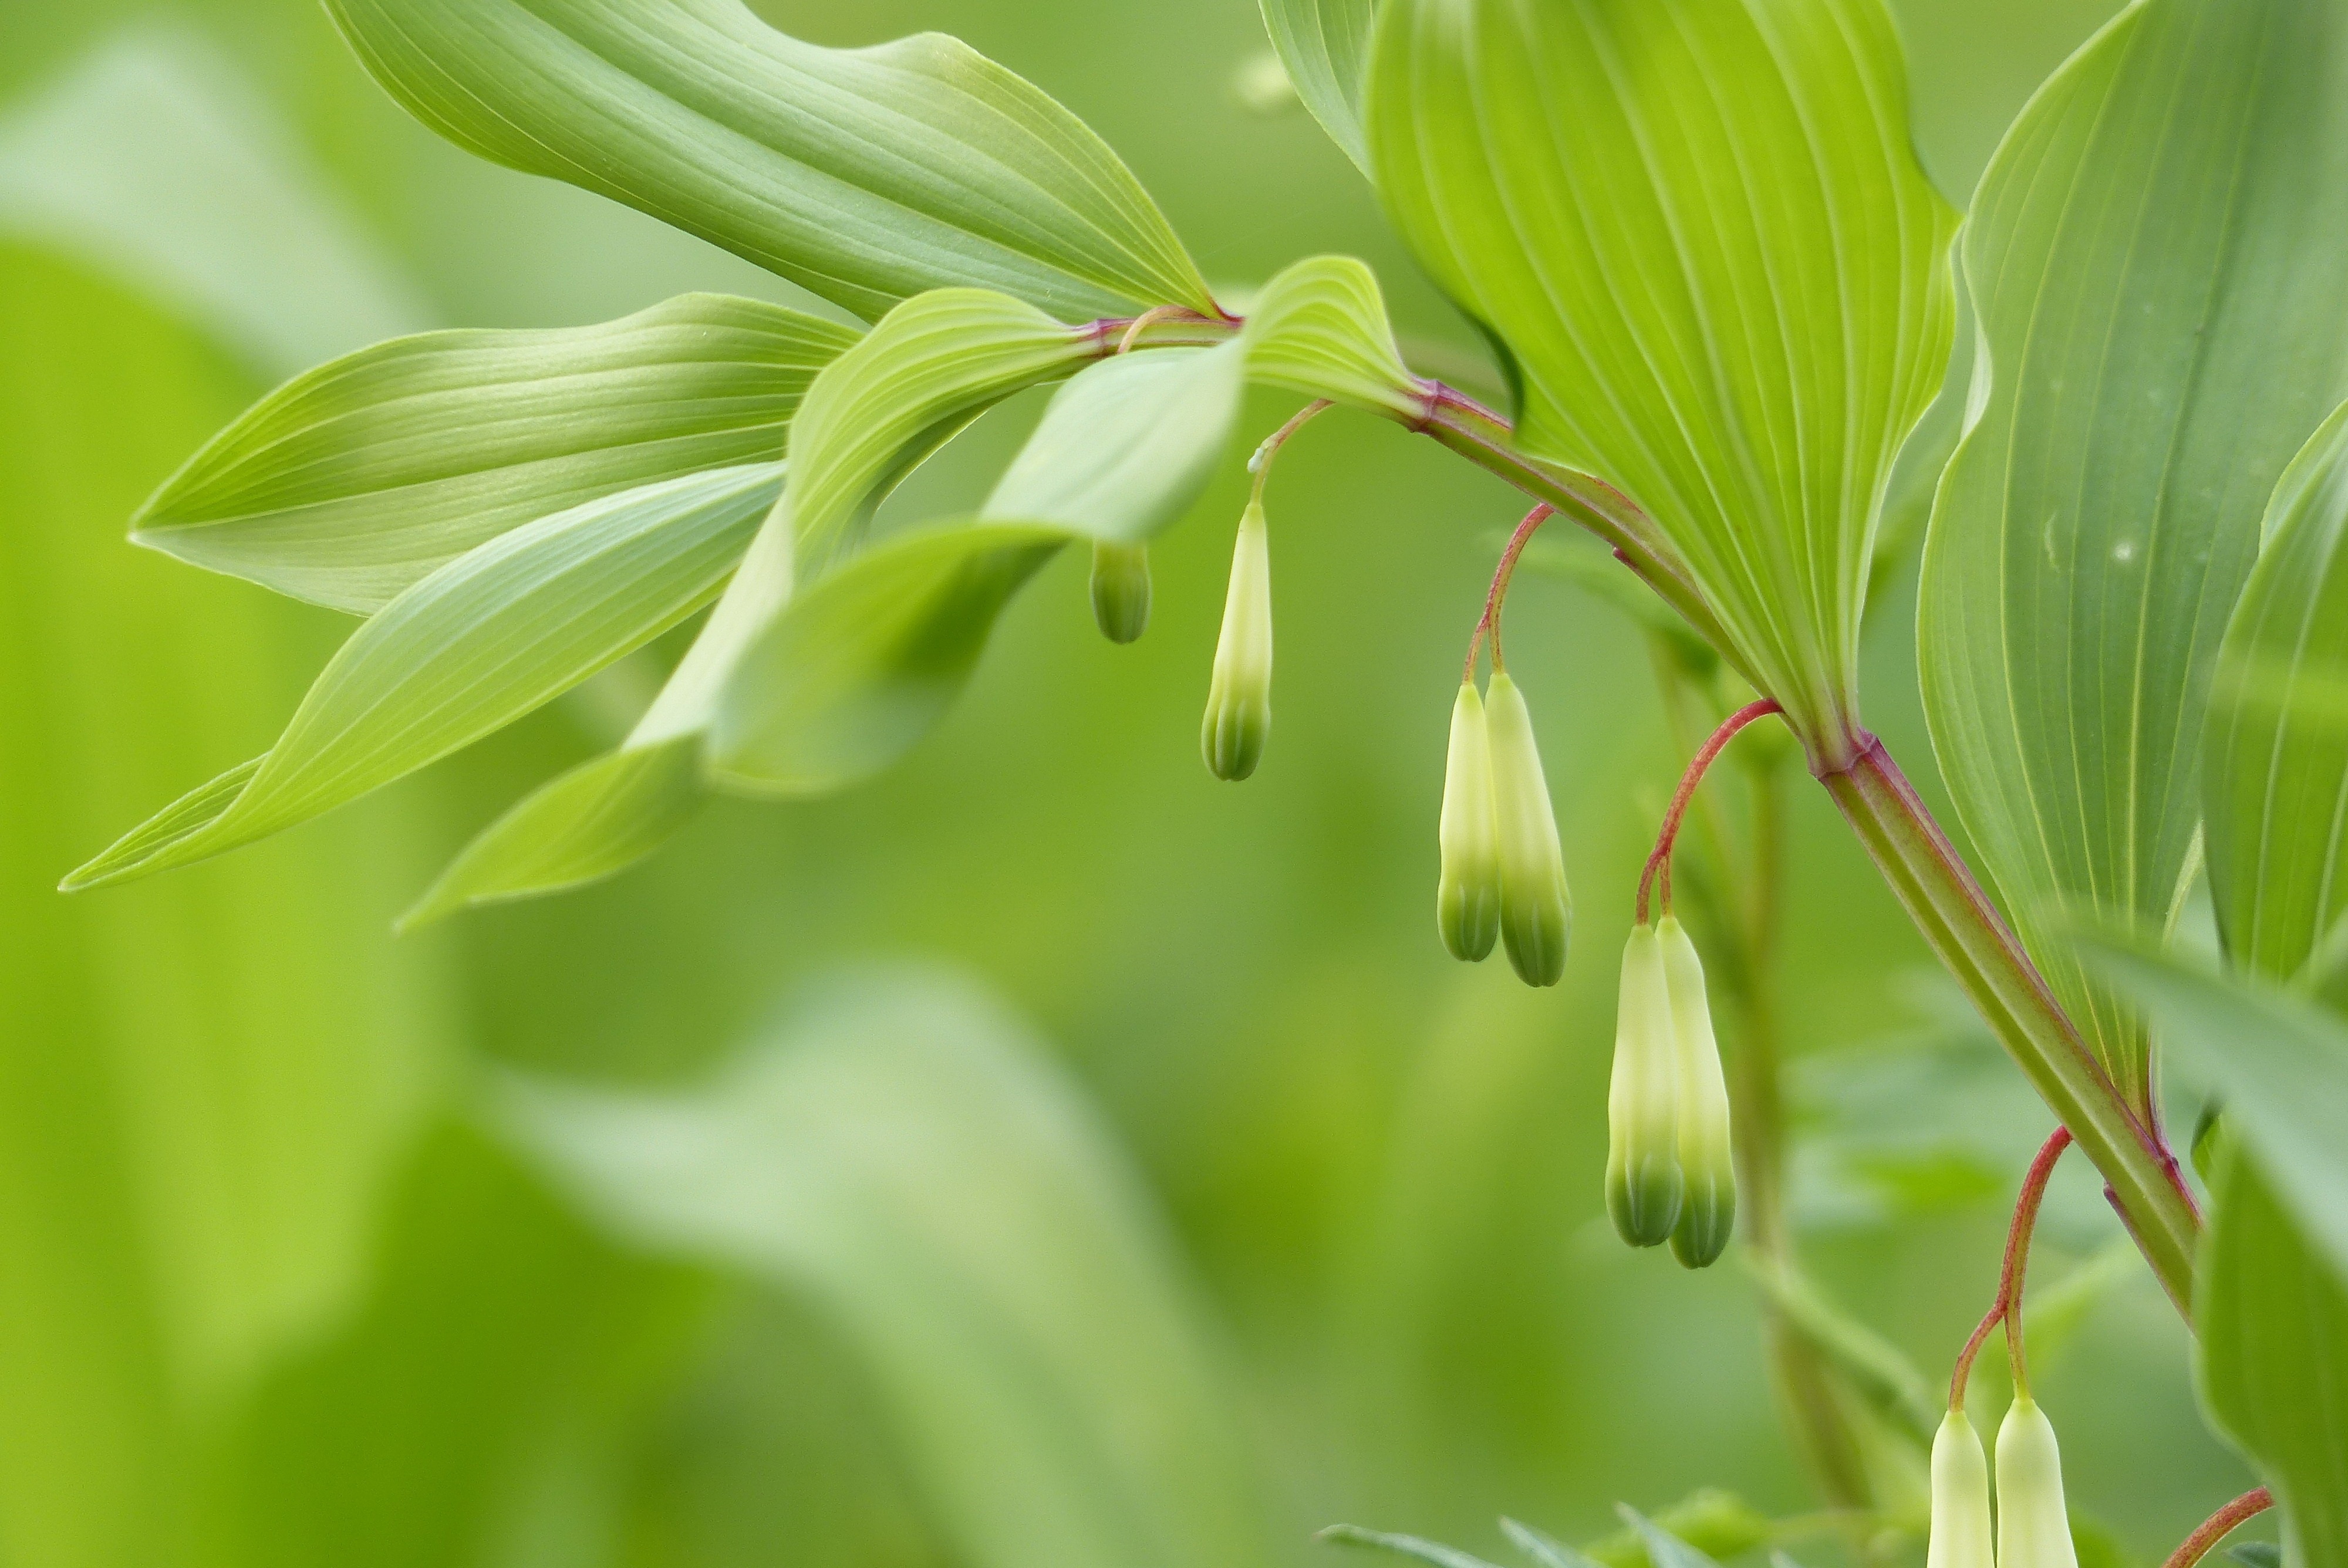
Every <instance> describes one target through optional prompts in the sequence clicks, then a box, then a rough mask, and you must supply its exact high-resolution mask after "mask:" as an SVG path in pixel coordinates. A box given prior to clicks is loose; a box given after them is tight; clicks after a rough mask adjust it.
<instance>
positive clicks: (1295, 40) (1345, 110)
mask: <svg viewBox="0 0 2348 1568" xmlns="http://www.w3.org/2000/svg"><path fill="white" fill-rule="evenodd" d="M1372 4H1373V0H1263V26H1264V30H1265V31H1266V32H1268V33H1270V34H1271V35H1272V47H1273V48H1274V49H1275V50H1277V51H1278V52H1279V54H1280V63H1281V66H1282V68H1284V69H1285V70H1286V71H1287V72H1288V79H1289V81H1290V82H1291V83H1292V84H1293V85H1294V86H1295V87H1296V96H1297V97H1300V98H1302V99H1303V100H1304V107H1305V108H1308V109H1310V110H1312V111H1313V118H1314V119H1317V120H1319V121H1320V122H1321V128H1322V129H1323V130H1325V131H1327V132H1328V133H1329V138H1330V139H1331V140H1332V141H1334V142H1335V143H1336V144H1337V145H1338V146H1339V147H1340V148H1342V149H1344V153H1345V156H1346V157H1347V158H1350V159H1353V160H1354V167H1355V168H1357V169H1360V170H1361V171H1362V172H1363V173H1364V174H1367V173H1368V172H1369V171H1370V153H1369V149H1368V148H1367V147H1366V146H1365V145H1364V143H1363V140H1362V86H1363V77H1365V75H1366V74H1367V73H1368V70H1369V63H1370V23H1371V7H1372Z"/></svg>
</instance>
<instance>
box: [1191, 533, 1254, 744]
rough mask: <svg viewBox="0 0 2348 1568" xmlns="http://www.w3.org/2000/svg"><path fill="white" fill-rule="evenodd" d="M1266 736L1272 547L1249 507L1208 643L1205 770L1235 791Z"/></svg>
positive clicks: (1203, 736) (1203, 732)
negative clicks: (1211, 650) (1211, 659)
mask: <svg viewBox="0 0 2348 1568" xmlns="http://www.w3.org/2000/svg"><path fill="white" fill-rule="evenodd" d="M1271 734H1272V541H1271V538H1270V532H1269V530H1268V529H1267V528H1265V526H1264V520H1263V504H1262V502H1260V501H1251V502H1250V503H1249V504H1248V509H1247V511H1246V512H1245V513H1244V514H1243V515H1242V516H1241V518H1240V534H1239V540H1238V542H1237V543H1236V544H1235V545H1233V546H1232V548H1231V589H1230V591H1229V592H1228V593H1227V594H1226V595H1225V596H1224V599H1223V631H1222V635H1221V636H1220V638H1219V639H1217V640H1216V642H1215V675H1214V680H1213V681H1212V682H1211V683H1210V685H1209V687H1208V689H1207V717H1206V721H1205V723H1202V724H1201V725H1200V730H1199V745H1200V750H1201V751H1203V752H1204V753H1206V757H1207V767H1208V769H1209V770H1210V772H1212V773H1213V774H1214V775H1215V776H1216V777H1217V778H1219V779H1230V780H1231V781H1233V782H1234V783H1236V782H1237V781H1239V780H1241V779H1243V778H1245V777H1247V776H1248V775H1249V774H1251V773H1253V772H1255V765H1256V764H1257V763H1259V762H1261V761H1262V759H1263V745H1264V742H1265V741H1266V740H1267V739H1268V738H1270V736H1271Z"/></svg>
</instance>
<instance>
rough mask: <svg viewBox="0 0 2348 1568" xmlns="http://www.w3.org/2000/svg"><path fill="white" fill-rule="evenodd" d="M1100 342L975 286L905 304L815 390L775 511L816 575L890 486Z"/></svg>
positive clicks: (848, 546) (855, 536) (849, 544)
mask: <svg viewBox="0 0 2348 1568" xmlns="http://www.w3.org/2000/svg"><path fill="white" fill-rule="evenodd" d="M1101 348H1102V345H1101V343H1100V340H1099V338H1098V337H1097V335H1096V334H1094V333H1089V332H1086V331H1084V330H1082V329H1077V328H1069V327H1066V326H1062V325H1061V324H1060V323H1057V322H1056V321H1054V320H1052V319H1051V318H1050V317H1049V316H1046V315H1045V314H1044V313H1041V312H1040V311H1037V310H1036V309H1035V307H1033V306H1031V305H1025V304H1022V303H1020V302H1018V301H1017V300H1014V299H1009V298H1006V297H1005V296H1004V295H1002V294H996V293H988V292H984V291H983V290H978V289H941V290H939V291H937V292H934V293H928V294H923V295H922V296H921V297H920V298H918V299H913V300H908V301H907V302H905V303H903V304H901V305H900V306H898V307H897V308H896V309H895V310H893V311H891V313H889V315H888V316H887V318H886V319H884V320H883V321H882V322H881V323H880V324H879V325H878V326H876V327H874V328H873V329H872V331H871V332H870V333H869V334H868V335H867V336H866V337H865V339H864V341H863V342H862V343H858V344H857V345H856V347H854V348H853V349H850V351H849V352H848V353H847V354H842V355H841V356H840V357H839V359H838V360H837V361H835V362H834V363H833V364H832V365H831V366H830V367H829V369H828V370H826V371H825V372H824V373H823V374H821V375H819V376H818V377H817V378H816V382H815V385H814V386H813V387H812V388H810V389H809V391H808V398H807V403H806V405H804V406H803V407H802V408H801V409H800V411H799V416H798V420H797V422H796V423H795V424H794V425H792V427H791V440H790V456H791V477H790V481H789V483H788V485H787V486H786V487H784V491H783V498H782V500H781V502H780V504H779V505H778V507H776V518H777V520H778V526H779V525H780V524H781V523H782V520H783V519H785V518H788V527H789V528H790V529H791V530H792V532H793V533H794V535H795V536H796V538H798V549H797V560H798V563H799V565H800V566H801V567H802V568H804V569H807V570H808V573H809V574H810V575H811V574H812V573H813V572H815V571H819V570H820V569H823V568H824V567H825V566H827V565H829V563H830V562H831V560H832V559H834V558H836V557H838V556H839V555H841V554H844V553H847V552H849V551H850V550H852V549H853V548H854V547H855V546H856V544H857V543H858V542H859V540H860V534H861V530H862V528H863V526H864V524H865V523H866V522H868V521H869V520H870V517H871V512H872V508H873V507H876V506H878V505H879V504H880V498H881V497H882V496H884V495H886V494H887V492H888V490H889V488H890V487H892V486H894V485H895V484H896V483H897V482H898V481H900V480H901V479H902V478H903V477H905V475H906V474H907V473H909V472H911V470H912V468H913V467H915V466H918V465H919V464H920V463H921V462H922V459H924V458H926V457H928V456H930V454H931V453H932V452H933V451H935V450H936V449H937V447H938V446H940V445H942V443H943V442H944V441H945V440H947V439H948V438H950V437H951V436H953V435H954V434H955V433H956V432H958V431H960V430H961V429H962V428H963V426H964V425H967V424H968V423H969V422H970V420H971V419H973V418H974V417H975V416H976V415H979V414H980V413H982V412H983V411H984V410H985V409H987V408H989V407H991V406H993V405H994V404H996V403H999V402H1001V401H1002V400H1003V399H1004V398H1006V397H1008V396H1010V395H1012V394H1013V393H1014V392H1019V391H1023V390H1025V388H1027V387H1030V386H1034V385H1036V384H1040V383H1043V382H1046V381H1051V380H1055V379H1056V378H1058V377H1060V376H1063V375H1066V374H1068V373H1069V372H1070V371H1071V370H1074V369H1075V368H1076V366H1077V365H1079V364H1082V363H1084V362H1085V361H1086V360H1087V359H1092V358H1096V357H1097V356H1098V355H1099V354H1100V353H1101Z"/></svg>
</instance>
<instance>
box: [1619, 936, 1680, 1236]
mask: <svg viewBox="0 0 2348 1568" xmlns="http://www.w3.org/2000/svg"><path fill="white" fill-rule="evenodd" d="M1678 1049H1679V1047H1678V1042H1677V1041H1676V1040H1674V1039H1673V1029H1672V996H1671V982H1670V979H1669V978H1668V977H1667V976H1666V974H1665V973H1664V969H1663V941H1662V939H1661V938H1659V937H1657V936H1656V934H1655V928H1654V927H1653V926H1641V927H1637V928H1636V929H1634V930H1633V931H1632V933H1631V940H1630V942H1629V943H1628V944H1627V945H1626V946H1625V947H1624V948H1623V949H1622V994H1621V996H1620V998H1619V999H1617V1000H1616V1003H1615V1024H1614V1076H1613V1081H1612V1084H1611V1085H1610V1086H1609V1088H1608V1089H1607V1091H1606V1134H1607V1145H1606V1212H1607V1214H1609V1215H1610V1216H1611V1217H1612V1219H1613V1221H1614V1229H1615V1231H1616V1232H1617V1233H1618V1234H1619V1235H1621V1236H1622V1239H1623V1240H1624V1241H1626V1242H1629V1243H1630V1244H1631V1245H1632V1246H1658V1245H1662V1244H1663V1241H1664V1240H1666V1239H1667V1238H1668V1237H1669V1236H1670V1235H1671V1234H1672V1229H1673V1226H1674V1225H1678V1224H1679V1218H1680V1157H1679V1084H1678V1078H1679V1064H1678V1054H1677V1053H1678Z"/></svg>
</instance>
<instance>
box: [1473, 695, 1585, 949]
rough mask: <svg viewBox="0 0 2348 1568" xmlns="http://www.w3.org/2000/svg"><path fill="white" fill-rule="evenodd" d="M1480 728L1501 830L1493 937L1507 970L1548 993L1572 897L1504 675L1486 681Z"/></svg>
mask: <svg viewBox="0 0 2348 1568" xmlns="http://www.w3.org/2000/svg"><path fill="white" fill-rule="evenodd" d="M1485 727H1486V729H1487V731H1488V733H1489V735H1490V737H1491V746H1492V804H1493V805H1494V807H1495V808H1496V809H1497V812H1498V820H1499V830H1500V934H1501V936H1502V937H1504V938H1507V940H1508V944H1509V963H1511V964H1514V965H1515V966H1516V969H1517V974H1518V976H1519V978H1520V979H1522V980H1523V981H1524V982H1525V984H1527V985H1529V986H1553V985H1555V984H1557V982H1558V981H1559V980H1560V979H1562V978H1563V977H1564V975H1565V944H1566V938H1568V937H1569V936H1570V934H1571V933H1572V930H1573V895H1572V893H1571V892H1570V890H1568V888H1567V887H1566V885H1565V851H1564V849H1563V848H1562V847H1560V845H1559V844H1558V841H1557V815H1556V813H1555V812H1553V811H1552V810H1551V809H1550V804H1549V781H1548V780H1547V779H1546V778H1544V777H1542V775H1541V762H1540V746H1539V745H1538V744H1537V743H1535V742H1534V740H1533V716H1532V714H1531V712H1529V710H1528V709H1527V708H1526V707H1525V699H1524V693H1522V692H1519V691H1518V690H1517V683H1516V682H1514V681H1511V680H1509V677H1508V676H1507V675H1506V674H1505V673H1501V674H1496V675H1494V676H1493V677H1492V686H1491V690H1490V692H1488V693H1487V694H1486V697H1485Z"/></svg>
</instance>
